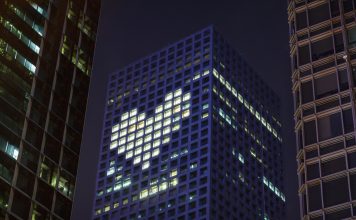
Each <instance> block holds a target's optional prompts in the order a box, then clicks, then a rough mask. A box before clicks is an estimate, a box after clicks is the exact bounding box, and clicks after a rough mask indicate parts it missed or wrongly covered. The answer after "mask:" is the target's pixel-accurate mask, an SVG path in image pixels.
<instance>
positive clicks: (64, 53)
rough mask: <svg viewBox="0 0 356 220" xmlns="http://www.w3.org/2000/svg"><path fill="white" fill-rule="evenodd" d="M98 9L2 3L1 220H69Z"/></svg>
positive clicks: (87, 4) (91, 3)
mask: <svg viewBox="0 0 356 220" xmlns="http://www.w3.org/2000/svg"><path fill="white" fill-rule="evenodd" d="M99 9H100V1H99V0H75V1H67V0H56V1H50V0H4V1H0V219H69V216H70V212H71V204H72V197H73V190H74V186H75V176H76V170H77V161H78V154H79V151H80V143H81V131H82V127H83V120H84V112H85V107H86V96H87V92H88V86H89V80H90V72H91V64H92V56H93V50H94V44H95V34H96V29H97V22H98V18H99Z"/></svg>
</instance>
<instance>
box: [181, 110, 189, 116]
mask: <svg viewBox="0 0 356 220" xmlns="http://www.w3.org/2000/svg"><path fill="white" fill-rule="evenodd" d="M189 115H190V112H189V109H188V110H185V111H184V112H183V114H182V118H186V117H188V116H189Z"/></svg>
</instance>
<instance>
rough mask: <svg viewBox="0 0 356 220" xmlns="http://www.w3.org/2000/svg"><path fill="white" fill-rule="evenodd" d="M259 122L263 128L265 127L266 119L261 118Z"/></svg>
mask: <svg viewBox="0 0 356 220" xmlns="http://www.w3.org/2000/svg"><path fill="white" fill-rule="evenodd" d="M261 122H262V124H263V126H266V119H265V118H264V117H261Z"/></svg>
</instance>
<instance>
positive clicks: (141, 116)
mask: <svg viewBox="0 0 356 220" xmlns="http://www.w3.org/2000/svg"><path fill="white" fill-rule="evenodd" d="M145 117H146V115H145V113H141V114H139V116H138V119H137V120H138V121H142V120H143V119H145Z"/></svg>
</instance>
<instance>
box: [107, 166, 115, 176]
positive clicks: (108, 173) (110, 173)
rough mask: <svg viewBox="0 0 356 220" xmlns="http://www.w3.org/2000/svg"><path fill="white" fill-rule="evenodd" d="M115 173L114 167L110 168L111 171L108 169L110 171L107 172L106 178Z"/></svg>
mask: <svg viewBox="0 0 356 220" xmlns="http://www.w3.org/2000/svg"><path fill="white" fill-rule="evenodd" d="M114 172H115V168H114V167H110V169H108V171H106V176H110V175H112V174H113V173H114Z"/></svg>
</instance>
